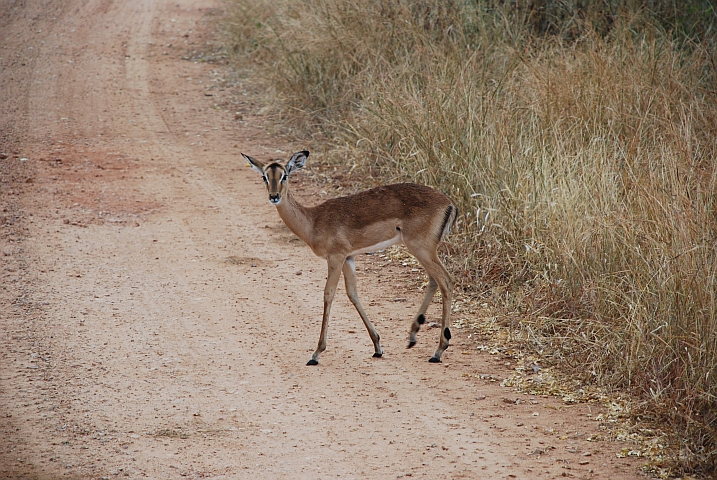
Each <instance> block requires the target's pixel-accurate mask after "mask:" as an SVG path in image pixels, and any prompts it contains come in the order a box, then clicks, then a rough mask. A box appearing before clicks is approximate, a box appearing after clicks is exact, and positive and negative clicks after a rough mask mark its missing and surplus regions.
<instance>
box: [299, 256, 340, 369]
mask: <svg viewBox="0 0 717 480" xmlns="http://www.w3.org/2000/svg"><path fill="white" fill-rule="evenodd" d="M326 260H327V263H328V266H329V274H328V276H327V278H326V286H325V287H324V318H323V320H322V321H321V335H320V336H319V345H318V346H317V347H316V351H315V352H314V354H313V355H311V360H309V362H308V363H307V365H318V364H319V355H321V352H323V351H324V350H326V333H327V330H328V328H329V315H330V313H331V304H332V303H333V301H334V295H335V294H336V285H338V283H339V278H340V277H341V269H342V267H343V265H344V261H345V260H346V257H344V256H336V255H334V256H330V257H328V258H327V259H326Z"/></svg>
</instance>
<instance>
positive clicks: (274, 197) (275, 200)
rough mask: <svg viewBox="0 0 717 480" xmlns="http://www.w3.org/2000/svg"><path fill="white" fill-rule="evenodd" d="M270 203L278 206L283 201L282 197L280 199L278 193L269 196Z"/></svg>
mask: <svg viewBox="0 0 717 480" xmlns="http://www.w3.org/2000/svg"><path fill="white" fill-rule="evenodd" d="M269 201H270V202H271V203H273V204H274V205H277V204H278V203H279V202H280V201H281V197H279V194H278V193H270V194H269Z"/></svg>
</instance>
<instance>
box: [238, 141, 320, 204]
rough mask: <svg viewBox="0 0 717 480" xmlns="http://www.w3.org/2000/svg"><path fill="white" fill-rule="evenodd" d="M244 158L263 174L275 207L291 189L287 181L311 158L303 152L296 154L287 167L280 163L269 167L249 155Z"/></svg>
mask: <svg viewBox="0 0 717 480" xmlns="http://www.w3.org/2000/svg"><path fill="white" fill-rule="evenodd" d="M242 156H243V157H244V158H245V159H246V161H247V162H249V165H250V166H251V168H253V169H254V170H256V171H257V172H259V173H261V176H262V177H263V178H264V183H265V184H266V189H267V190H268V191H269V201H270V202H271V203H272V204H274V205H279V204H280V203H281V199H282V198H283V197H284V194H285V193H286V189H287V188H289V187H288V185H287V180H288V179H289V175H291V172H293V171H294V170H298V169H300V168H302V167H303V166H304V165H305V164H306V157H308V156H309V152H307V151H306V150H303V151H301V152H296V153H295V154H293V155H292V156H291V159H289V161H288V162H286V165H282V164H280V163H279V162H271V163H269V164H268V165H264V164H263V163H261V162H260V161H259V160H257V159H256V158H252V157H250V156H249V155H244V154H243V153H242Z"/></svg>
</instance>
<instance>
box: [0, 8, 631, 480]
mask: <svg viewBox="0 0 717 480" xmlns="http://www.w3.org/2000/svg"><path fill="white" fill-rule="evenodd" d="M220 7H221V4H218V3H214V2H212V1H210V0H173V1H166V0H142V1H140V0H123V1H119V0H114V1H113V0H32V1H20V0H0V24H1V25H2V28H0V102H1V103H0V152H2V153H3V155H1V156H2V157H5V158H2V159H0V168H1V174H2V177H1V180H2V183H0V194H1V196H0V206H1V207H2V213H1V214H0V220H1V222H0V247H1V248H2V252H1V253H0V259H1V262H2V263H1V266H2V268H1V270H0V275H1V277H0V278H1V279H2V290H0V301H1V303H0V478H37V479H55V478H78V479H79V478H82V479H84V478H97V479H100V478H117V477H120V478H124V477H129V478H157V479H169V478H402V477H427V478H526V479H527V478H555V477H566V476H567V477H574V478H612V479H623V478H636V477H638V476H639V475H638V472H639V466H640V461H639V460H636V459H631V458H617V456H616V453H617V452H620V451H621V450H623V449H624V448H626V447H627V448H629V444H625V443H618V442H613V441H610V440H609V439H607V437H606V436H605V435H604V433H603V432H601V431H600V430H598V425H597V423H596V422H595V421H593V420H592V418H594V417H595V415H596V414H597V413H599V410H598V407H596V406H590V405H582V406H580V405H579V406H570V405H565V404H563V403H562V402H561V401H560V400H559V399H554V398H547V397H540V396H531V395H524V394H520V393H517V392H514V391H512V390H510V389H508V388H503V387H500V386H499V383H500V379H501V378H504V377H505V376H506V375H509V374H510V371H511V369H512V368H514V366H515V365H511V363H510V359H506V358H503V357H500V356H495V355H493V356H491V355H488V354H487V353H482V352H480V351H478V350H477V349H476V344H475V343H474V340H471V338H470V337H469V334H470V332H469V331H467V330H466V329H454V340H453V341H452V346H451V348H450V349H449V350H448V351H447V353H446V354H445V355H444V359H443V360H444V362H443V363H442V364H438V365H436V364H429V363H428V362H427V359H428V358H429V357H430V355H431V354H432V353H433V350H434V349H435V347H436V344H437V340H438V330H436V329H433V330H431V329H428V330H426V329H424V330H423V331H422V332H421V333H420V334H419V344H418V345H417V346H416V347H415V348H413V349H412V350H406V348H405V346H406V341H407V333H408V327H409V322H410V320H411V318H412V315H414V313H415V310H416V309H417V308H418V305H419V303H420V299H421V295H422V292H421V290H420V289H419V288H416V285H417V284H420V281H419V282H416V281H415V279H416V277H417V276H420V275H422V273H421V272H415V271H412V270H411V267H410V266H409V267H403V266H401V265H394V264H395V263H396V262H393V263H390V262H388V260H387V258H385V257H380V256H378V255H373V256H361V257H360V258H357V267H358V270H359V292H360V295H361V297H362V298H363V300H364V305H366V306H367V309H368V310H369V314H370V315H372V319H373V321H374V324H375V325H376V327H377V329H378V330H379V332H380V334H381V339H382V344H383V347H384V349H385V351H386V354H385V355H384V357H383V358H380V359H374V358H372V357H371V355H372V353H373V348H372V345H371V342H370V339H369V337H368V335H367V334H366V332H365V330H364V328H363V326H362V324H361V322H360V319H359V317H358V315H357V314H356V312H355V311H354V310H353V307H352V306H351V305H350V303H349V302H348V300H347V299H346V297H345V296H344V294H343V286H341V287H340V291H339V294H338V295H337V300H336V301H335V304H334V310H333V312H332V313H333V319H332V324H331V328H330V330H329V347H328V349H327V351H326V352H325V353H324V354H323V355H322V357H321V364H320V365H319V366H318V367H307V366H305V363H306V361H307V360H308V358H309V356H310V354H311V352H312V351H313V349H314V348H315V346H316V341H317V340H318V334H319V327H320V318H321V309H322V289H323V282H324V278H325V268H326V267H325V263H324V262H323V261H322V260H321V259H318V258H316V257H314V256H313V255H312V253H311V251H310V250H309V249H308V248H307V247H306V246H304V245H303V244H302V243H301V242H300V241H298V239H296V238H295V237H294V236H293V235H292V234H291V233H290V232H289V231H288V230H286V229H285V227H283V225H282V224H281V222H280V219H279V217H278V215H277V214H276V211H275V210H274V208H273V207H272V206H271V205H270V204H269V202H268V199H267V195H266V193H265V189H264V186H263V184H262V182H261V179H260V178H259V177H258V175H256V174H255V173H254V172H252V171H251V170H250V169H248V168H245V166H244V162H243V161H241V160H240V157H239V152H240V151H245V152H246V153H249V154H252V155H254V156H257V157H258V158H261V159H267V158H269V157H283V158H287V156H288V155H289V154H290V153H291V152H293V151H294V150H299V149H301V148H304V145H289V144H287V143H286V141H285V140H281V139H276V138H272V137H271V136H270V135H269V134H268V133H267V132H266V130H265V129H262V128H261V124H262V118H261V116H260V115H259V113H258V112H257V109H256V107H255V106H254V103H255V99H252V96H251V90H250V89H249V90H245V89H242V87H241V85H238V86H236V87H234V88H231V89H230V88H226V83H224V82H223V81H222V79H223V78H225V77H226V76H227V75H229V72H228V70H227V66H226V65H224V62H223V61H222V60H221V58H216V60H217V61H216V62H207V61H202V60H203V59H204V57H202V52H211V51H213V49H214V47H213V46H212V45H208V44H207V42H208V41H209V40H211V36H208V35H209V33H208V32H211V23H212V21H213V20H214V19H216V18H217V17H218V16H219V15H220V13H221V11H220V10H219V8H220ZM237 112H239V113H240V114H241V115H239V116H235V114H236V113H237ZM312 159H314V160H315V157H311V158H310V159H309V163H308V167H307V168H309V169H310V168H311V162H312ZM299 177H300V178H299V179H298V183H296V184H294V186H293V188H294V191H295V192H298V196H299V198H302V199H303V200H304V201H305V202H307V203H312V202H316V201H318V200H317V197H319V194H317V189H316V188H315V187H314V186H312V185H311V184H310V182H308V181H306V177H305V176H304V181H302V179H301V176H300V175H299ZM437 301H438V300H436V303H435V304H434V305H433V306H432V307H431V310H429V314H431V315H432V318H429V321H431V320H433V319H435V317H436V316H437V315H438V314H439V311H440V307H439V304H438V303H437ZM465 314H470V315H479V314H480V312H469V313H465ZM515 400H518V402H516V401H515Z"/></svg>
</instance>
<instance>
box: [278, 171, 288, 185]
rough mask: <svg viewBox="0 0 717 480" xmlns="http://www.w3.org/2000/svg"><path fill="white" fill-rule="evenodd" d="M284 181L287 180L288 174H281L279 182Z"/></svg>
mask: <svg viewBox="0 0 717 480" xmlns="http://www.w3.org/2000/svg"><path fill="white" fill-rule="evenodd" d="M284 180H286V173H282V174H281V180H279V181H280V182H282V183H283V182H284Z"/></svg>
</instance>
